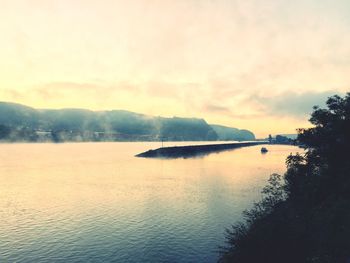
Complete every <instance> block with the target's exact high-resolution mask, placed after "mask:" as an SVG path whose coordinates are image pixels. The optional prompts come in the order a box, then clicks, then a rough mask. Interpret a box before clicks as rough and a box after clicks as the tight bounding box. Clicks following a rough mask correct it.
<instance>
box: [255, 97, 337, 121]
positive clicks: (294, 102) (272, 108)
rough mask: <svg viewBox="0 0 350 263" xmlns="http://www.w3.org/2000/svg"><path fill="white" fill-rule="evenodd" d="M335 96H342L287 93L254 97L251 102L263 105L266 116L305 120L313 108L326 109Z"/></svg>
mask: <svg viewBox="0 0 350 263" xmlns="http://www.w3.org/2000/svg"><path fill="white" fill-rule="evenodd" d="M335 94H338V95H342V93H339V92H337V91H326V92H305V93H294V92H285V93H282V94H279V95H278V96H273V97H266V96H259V95H253V96H251V97H250V100H251V101H252V102H254V103H258V104H259V105H261V107H262V108H263V109H264V111H265V113H266V114H270V115H275V116H292V117H295V118H305V117H307V116H308V115H309V114H310V113H311V112H312V110H313V109H312V108H313V106H320V107H324V106H325V102H326V100H327V98H328V97H330V96H333V95H335Z"/></svg>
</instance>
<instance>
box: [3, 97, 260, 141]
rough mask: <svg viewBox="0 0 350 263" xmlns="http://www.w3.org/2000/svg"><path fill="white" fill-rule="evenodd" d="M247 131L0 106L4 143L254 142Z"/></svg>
mask: <svg viewBox="0 0 350 263" xmlns="http://www.w3.org/2000/svg"><path fill="white" fill-rule="evenodd" d="M254 139H255V136H254V134H253V133H252V132H250V131H247V130H239V129H236V128H229V127H225V126H219V125H209V124H208V123H207V122H206V121H205V120H204V119H197V118H179V117H173V118H163V117H153V116H147V115H143V114H138V113H134V112H129V111H124V110H111V111H90V110H85V109H61V110H51V109H34V108H31V107H27V106H24V105H20V104H15V103H8V102H0V140H3V141H4V140H5V141H56V142H60V141H158V140H167V141H214V140H254Z"/></svg>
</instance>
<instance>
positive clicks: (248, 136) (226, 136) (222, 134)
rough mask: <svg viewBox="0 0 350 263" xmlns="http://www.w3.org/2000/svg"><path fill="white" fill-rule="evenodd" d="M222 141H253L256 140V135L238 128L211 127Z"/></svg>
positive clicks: (212, 125) (213, 125)
mask: <svg viewBox="0 0 350 263" xmlns="http://www.w3.org/2000/svg"><path fill="white" fill-rule="evenodd" d="M210 126H211V127H212V128H213V129H214V131H215V132H216V134H217V135H218V137H219V138H220V140H222V141H252V140H255V135H254V133H252V132H251V131H248V130H240V129H237V128H231V127H226V126H222V125H215V124H211V125H210Z"/></svg>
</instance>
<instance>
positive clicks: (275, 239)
mask: <svg viewBox="0 0 350 263" xmlns="http://www.w3.org/2000/svg"><path fill="white" fill-rule="evenodd" d="M310 122H311V123H312V124H313V125H314V127H313V128H309V129H300V130H299V131H298V133H299V135H298V141H299V143H301V144H302V145H304V146H305V147H306V152H305V154H303V155H300V154H296V155H290V156H289V157H288V158H287V160H286V164H287V168H288V169H287V172H286V173H285V175H284V176H283V177H282V176H280V175H277V174H274V175H272V176H271V178H270V180H269V184H268V185H267V186H266V187H265V188H264V189H263V191H262V193H263V195H264V197H263V199H262V201H260V202H258V203H256V204H255V205H254V207H253V208H252V209H251V210H248V211H246V212H245V213H244V220H243V221H242V222H241V223H237V224H235V225H234V226H233V227H232V229H230V230H228V233H227V246H226V247H225V248H223V251H222V257H221V259H220V262H237V263H245V262H249V263H253V262H264V263H265V262H266V263H275V262H276V263H277V262H278V263H281V262H284V263H289V262H290V263H292V262H293V263H296V262H298V263H300V262H310V263H311V262H317V263H321V262H322V263H323V262H324V263H326V262H327V263H342V262H344V263H347V262H350V93H348V94H347V95H346V96H345V97H343V98H342V97H339V96H333V97H330V98H329V99H328V100H327V108H326V109H321V108H318V107H314V111H313V113H312V115H311V118H310Z"/></svg>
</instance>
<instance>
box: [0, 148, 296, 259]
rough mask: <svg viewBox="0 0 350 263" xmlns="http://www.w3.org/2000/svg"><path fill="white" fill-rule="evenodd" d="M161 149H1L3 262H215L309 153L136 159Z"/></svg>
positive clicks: (0, 251)
mask: <svg viewBox="0 0 350 263" xmlns="http://www.w3.org/2000/svg"><path fill="white" fill-rule="evenodd" d="M169 145H170V143H166V145H165V146H169ZM177 145H180V143H178V144H177ZM159 146H160V144H159V143H66V144H0V262H130V263H131V262H145V263H147V262H152V263H157V262H179V263H182V262H215V261H216V259H217V257H218V254H217V253H216V250H217V247H218V246H219V245H222V244H223V241H224V229H225V228H226V227H229V226H230V225H231V224H232V223H234V222H236V221H237V220H239V219H240V218H241V212H242V211H243V210H244V209H246V208H249V207H250V206H251V204H252V201H254V200H258V199H259V198H260V197H261V195H260V190H261V188H262V187H263V186H264V185H265V183H266V181H267V179H268V177H269V175H270V174H271V173H273V172H279V173H282V172H284V171H285V165H284V160H285V158H286V156H287V155H288V154H289V153H291V152H295V151H300V149H298V148H296V147H292V146H269V147H268V148H269V150H270V151H269V152H268V153H267V154H265V155H262V154H261V153H260V147H259V146H254V147H248V148H241V149H236V150H231V151H226V152H221V153H218V154H211V155H208V156H205V157H201V158H193V159H176V160H159V159H143V158H135V157H133V156H134V155H135V154H137V153H140V152H142V151H145V150H148V149H149V148H157V147H159Z"/></svg>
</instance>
